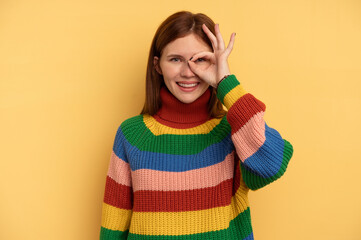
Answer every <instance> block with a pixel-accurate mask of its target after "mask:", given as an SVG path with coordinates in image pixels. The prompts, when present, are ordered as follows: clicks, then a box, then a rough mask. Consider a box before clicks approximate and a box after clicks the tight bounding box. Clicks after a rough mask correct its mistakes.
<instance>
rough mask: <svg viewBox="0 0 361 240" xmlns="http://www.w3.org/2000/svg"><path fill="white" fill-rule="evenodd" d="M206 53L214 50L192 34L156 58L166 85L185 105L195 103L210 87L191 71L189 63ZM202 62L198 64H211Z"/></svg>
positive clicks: (173, 44)
mask: <svg viewBox="0 0 361 240" xmlns="http://www.w3.org/2000/svg"><path fill="white" fill-rule="evenodd" d="M205 51H207V52H212V49H211V48H210V47H209V46H208V45H207V44H206V43H205V42H204V41H203V40H201V39H200V38H199V37H198V36H197V35H195V34H193V33H192V34H189V35H187V36H185V37H182V38H177V39H176V40H174V41H172V42H170V43H169V44H168V45H166V46H165V48H164V49H163V53H162V55H161V56H160V59H158V57H154V65H155V68H156V70H157V72H158V73H159V74H161V75H163V78H164V83H165V85H166V86H167V88H168V89H169V91H170V92H171V93H172V94H173V95H174V96H175V97H176V98H177V99H178V100H179V101H181V102H183V103H192V102H194V101H195V100H196V99H198V98H199V97H200V96H201V95H202V94H203V93H204V92H205V91H206V90H207V88H208V87H209V85H208V84H207V83H205V82H204V81H202V80H201V79H200V78H199V77H198V76H197V75H195V74H194V73H193V72H192V71H191V69H190V68H189V65H188V62H187V61H188V60H189V59H190V58H191V57H193V55H195V54H197V53H199V52H205ZM202 60H203V59H199V61H197V62H196V63H197V64H209V62H207V61H202Z"/></svg>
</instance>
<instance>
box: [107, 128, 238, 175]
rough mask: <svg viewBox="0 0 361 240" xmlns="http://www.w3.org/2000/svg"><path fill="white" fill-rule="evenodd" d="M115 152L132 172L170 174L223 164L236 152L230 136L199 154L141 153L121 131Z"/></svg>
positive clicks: (117, 138)
mask: <svg viewBox="0 0 361 240" xmlns="http://www.w3.org/2000/svg"><path fill="white" fill-rule="evenodd" d="M179 147H181V146H179ZM113 150H114V153H115V154H116V155H117V156H118V157H119V158H121V159H122V160H124V161H125V162H127V163H128V162H129V164H130V168H131V170H132V171H135V170H138V169H153V170H159V171H168V172H184V171H189V170H193V169H199V168H204V167H208V166H211V165H214V164H217V163H220V162H222V161H223V160H224V159H225V157H226V156H227V155H228V154H230V153H231V152H232V151H234V145H233V144H232V142H231V135H230V134H229V135H228V136H227V137H225V138H224V139H223V140H222V141H221V142H219V143H215V144H212V145H210V146H208V147H206V148H205V149H204V150H202V151H201V152H199V153H197V154H192V155H172V154H166V153H156V152H148V151H141V150H139V149H138V148H137V147H136V146H132V145H131V144H130V143H129V142H128V141H127V139H126V138H125V137H124V135H123V134H122V132H121V130H118V133H117V137H116V141H115V143H114V147H113Z"/></svg>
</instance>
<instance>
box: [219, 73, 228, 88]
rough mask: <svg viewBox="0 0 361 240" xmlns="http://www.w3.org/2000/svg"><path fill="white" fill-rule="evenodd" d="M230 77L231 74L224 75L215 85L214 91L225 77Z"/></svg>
mask: <svg viewBox="0 0 361 240" xmlns="http://www.w3.org/2000/svg"><path fill="white" fill-rule="evenodd" d="M230 75H231V74H225V75H224V76H223V78H221V80H219V81H218V83H217V85H216V89H218V87H219V84H220V83H221V82H222V81H223V80H224V79H226V78H227V77H229V76H230Z"/></svg>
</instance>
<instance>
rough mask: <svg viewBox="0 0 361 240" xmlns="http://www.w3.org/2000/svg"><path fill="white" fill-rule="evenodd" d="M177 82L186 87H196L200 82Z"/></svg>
mask: <svg viewBox="0 0 361 240" xmlns="http://www.w3.org/2000/svg"><path fill="white" fill-rule="evenodd" d="M177 84H178V85H179V86H181V87H184V88H192V87H195V86H197V85H198V84H199V82H197V83H180V82H177Z"/></svg>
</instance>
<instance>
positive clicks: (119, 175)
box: [108, 151, 131, 187]
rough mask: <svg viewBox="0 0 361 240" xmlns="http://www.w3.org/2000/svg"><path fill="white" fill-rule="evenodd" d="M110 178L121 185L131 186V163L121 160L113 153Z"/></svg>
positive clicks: (109, 171) (109, 172)
mask: <svg viewBox="0 0 361 240" xmlns="http://www.w3.org/2000/svg"><path fill="white" fill-rule="evenodd" d="M108 176H109V177H111V178H112V179H113V180H114V181H116V182H117V183H119V184H123V185H125V186H128V187H130V186H131V174H130V167H129V163H126V162H125V161H123V160H122V159H120V158H119V157H118V156H117V155H115V153H114V151H112V156H111V157H110V164H109V169H108Z"/></svg>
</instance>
